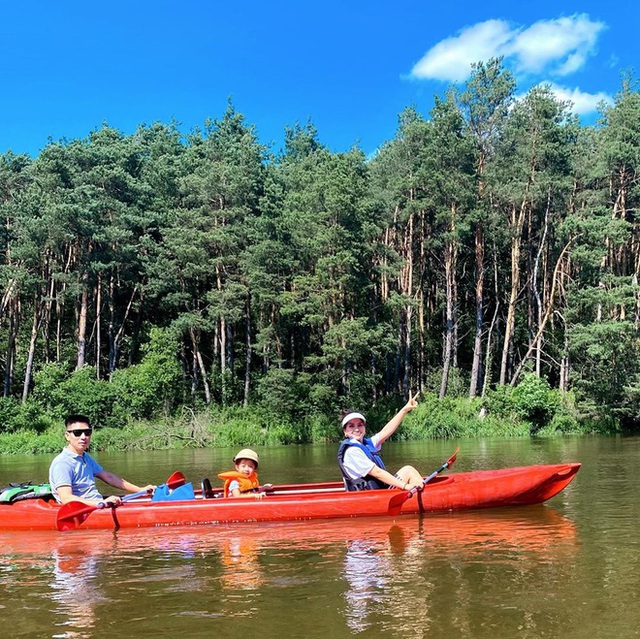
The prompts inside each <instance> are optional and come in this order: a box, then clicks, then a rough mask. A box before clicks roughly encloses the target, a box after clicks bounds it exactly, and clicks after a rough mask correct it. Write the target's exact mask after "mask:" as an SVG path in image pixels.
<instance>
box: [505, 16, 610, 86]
mask: <svg viewBox="0 0 640 639" xmlns="http://www.w3.org/2000/svg"><path fill="white" fill-rule="evenodd" d="M605 28H606V27H605V24H604V23H602V22H593V21H591V20H590V19H589V17H588V16H587V15H585V14H581V15H574V16H571V17H570V18H558V19H557V20H541V21H539V22H536V23H535V24H533V25H532V26H530V27H529V28H528V29H525V30H524V31H521V32H519V33H517V34H515V35H514V38H513V40H512V42H510V44H509V46H508V47H507V50H506V52H507V53H508V55H510V56H513V57H515V59H516V65H517V67H518V70H520V71H523V72H526V73H541V72H543V71H545V70H547V69H548V70H549V71H550V72H551V73H554V74H557V75H568V74H570V73H574V72H575V71H577V70H578V69H580V68H581V67H582V66H583V65H584V63H585V62H586V60H587V58H588V57H589V56H590V55H592V54H593V52H594V50H595V46H596V42H597V40H598V36H599V35H600V32H601V31H602V30H603V29H605Z"/></svg>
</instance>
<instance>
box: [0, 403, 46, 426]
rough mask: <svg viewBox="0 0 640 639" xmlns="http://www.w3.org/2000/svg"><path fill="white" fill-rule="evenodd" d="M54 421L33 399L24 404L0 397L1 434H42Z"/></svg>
mask: <svg viewBox="0 0 640 639" xmlns="http://www.w3.org/2000/svg"><path fill="white" fill-rule="evenodd" d="M54 421H55V420H54V419H53V418H52V417H51V415H49V414H47V413H46V412H45V411H44V410H43V409H42V407H41V406H40V405H39V404H38V403H37V402H36V401H34V400H33V399H27V401H26V402H24V403H23V402H22V401H20V400H19V399H16V398H15V397H0V432H7V433H11V432H15V431H18V430H32V431H35V432H38V433H41V432H43V431H45V430H47V428H49V427H50V426H51V425H52V424H53V422H54Z"/></svg>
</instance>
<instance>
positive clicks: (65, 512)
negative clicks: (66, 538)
mask: <svg viewBox="0 0 640 639" xmlns="http://www.w3.org/2000/svg"><path fill="white" fill-rule="evenodd" d="M94 510H97V506H88V505H87V504H83V503H82V502H81V501H70V502H69V503H68V504H64V506H61V507H60V510H59V511H58V516H57V517H56V528H57V529H58V530H59V531H61V532H65V531H67V530H75V529H76V528H78V526H81V525H82V524H83V523H84V520H85V519H86V518H87V517H88V516H89V515H90V514H91V513H92V512H93V511H94Z"/></svg>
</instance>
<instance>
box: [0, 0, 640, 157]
mask: <svg viewBox="0 0 640 639" xmlns="http://www.w3.org/2000/svg"><path fill="white" fill-rule="evenodd" d="M639 17H640V9H638V5H636V4H635V3H628V4H626V5H625V8H624V10H620V5H619V4H616V3H613V4H610V3H602V2H599V3H596V2H592V1H591V0H582V1H581V2H573V1H568V0H560V1H557V0H556V1H555V2H550V1H547V0H539V1H536V2H531V1H528V0H520V1H519V2H518V1H514V0H511V1H509V2H506V1H503V0H493V1H492V2H490V3H479V2H469V1H467V0H458V1H456V2H442V1H441V0H438V1H437V2H434V1H431V0H422V1H420V2H418V1H415V0H400V1H396V2H390V1H378V0H369V1H368V2H365V1H363V0H340V1H335V0H322V1H319V2H317V1H316V0H305V1H300V0H298V1H296V2H293V1H289V0H287V1H285V0H280V1H278V0H272V1H271V2H264V1H262V2H255V1H254V0H247V1H244V2H243V1H242V0H235V2H224V3H223V2H218V1H216V0H197V1H196V0H182V1H181V2H175V1H168V0H154V1H150V0H128V1H126V2H124V1H121V0H110V1H109V2H99V1H94V2H87V1H86V0H83V1H82V2H79V1H76V0H62V1H61V2H52V1H51V0H46V1H40V0H37V1H36V0H22V2H20V3H18V2H5V3H2V5H0V42H1V43H2V54H1V55H0V153H3V152H5V151H7V150H9V149H11V150H12V151H13V152H15V153H29V154H31V155H34V156H35V155H37V154H38V152H39V150H40V149H41V148H42V147H43V146H45V145H46V143H47V141H48V139H49V138H51V139H53V140H59V139H61V138H67V139H73V138H82V137H85V136H86V135H87V134H88V133H89V132H90V131H91V130H93V129H96V128H99V127H100V126H101V125H102V123H103V122H104V123H107V124H108V125H110V126H112V127H115V128H117V129H119V130H121V131H123V132H124V133H133V132H134V131H135V129H136V127H137V126H138V125H139V124H151V123H153V122H156V121H161V122H166V123H169V122H171V121H176V122H177V123H178V126H179V128H180V130H181V131H183V132H184V133H187V132H188V131H190V130H192V129H193V128H194V127H197V126H201V125H202V124H203V123H204V121H205V120H206V119H207V118H214V119H216V118H220V117H221V116H222V114H223V113H224V111H225V108H226V105H227V101H228V99H229V98H231V99H232V101H233V103H234V106H235V107H236V109H237V110H238V111H239V112H240V113H242V114H243V115H244V116H245V118H246V121H247V122H248V123H249V124H251V125H254V126H255V128H256V132H257V134H258V136H259V138H260V140H261V142H263V143H264V144H266V145H268V146H269V147H270V148H271V149H272V150H273V151H276V152H277V151H279V150H280V149H281V148H282V143H283V138H284V129H285V126H291V125H293V124H295V123H296V122H299V123H301V124H305V123H306V122H307V121H308V120H311V122H313V124H314V125H315V126H316V128H317V130H318V135H319V138H320V141H321V142H322V143H324V144H326V145H327V146H328V147H329V148H330V149H331V150H332V151H346V150H348V149H349V148H351V147H352V146H354V145H358V146H359V147H360V148H362V149H363V150H364V151H365V153H367V154H371V153H373V152H374V151H375V150H376V148H378V147H379V146H380V145H381V144H382V143H383V142H384V141H386V140H389V139H391V138H393V136H394V134H395V131H396V126H397V117H398V115H399V113H400V112H401V111H402V110H403V109H404V108H405V107H406V106H415V107H416V108H417V109H418V110H419V111H420V112H421V113H423V114H425V115H427V114H428V112H429V110H430V109H431V107H432V105H433V96H434V95H436V94H438V95H443V94H444V92H445V91H446V89H447V88H448V86H450V85H451V84H454V83H464V81H465V79H466V78H467V77H468V73H469V68H470V66H469V65H470V64H471V63H472V62H474V61H477V60H481V59H488V58H489V57H492V56H497V55H503V56H504V57H505V66H507V67H508V68H509V69H511V70H512V71H513V73H514V74H515V76H516V78H517V81H518V91H519V92H521V93H524V92H526V91H527V90H528V89H529V88H530V87H531V86H533V85H535V84H538V83H540V82H549V83H551V84H552V86H553V87H554V89H555V90H556V91H557V92H558V94H559V95H561V96H562V97H564V98H570V99H572V100H573V102H574V104H575V107H574V109H575V111H576V112H577V113H579V114H580V116H581V118H582V119H583V121H584V122H585V123H590V122H593V121H594V118H595V116H596V104H597V103H598V102H599V101H601V100H611V99H612V98H613V96H614V95H615V93H616V92H617V91H618V90H619V88H620V83H621V74H622V73H623V72H625V71H629V70H631V71H632V72H634V71H637V67H638V64H637V60H638V56H639V55H640V54H639V53H638V47H637V46H636V42H637V29H638V26H639V24H640V22H639V20H638V18H639Z"/></svg>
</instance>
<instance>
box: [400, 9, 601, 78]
mask: <svg viewBox="0 0 640 639" xmlns="http://www.w3.org/2000/svg"><path fill="white" fill-rule="evenodd" d="M605 28H606V25H605V24H604V23H602V22H597V21H592V20H591V19H590V18H589V16H587V15H586V14H577V15H573V16H570V17H565V18H558V19H556V20H541V21H539V22H536V23H535V24H533V25H531V26H530V27H528V28H522V27H515V28H514V27H511V26H510V25H509V24H508V23H507V22H505V21H504V20H487V21H485V22H479V23H478V24H475V25H473V26H470V27H466V28H465V29H463V30H461V31H460V32H459V33H458V34H457V35H456V36H454V37H451V38H447V39H445V40H442V41H441V42H438V44H436V45H434V46H433V47H432V48H431V49H430V50H429V51H427V53H426V54H425V55H424V56H423V57H422V58H421V59H420V60H419V61H418V62H417V63H416V64H415V66H414V67H413V69H412V70H411V74H410V76H411V77H412V78H417V79H431V80H442V81H448V82H462V81H464V80H465V79H466V78H467V77H469V74H470V71H471V64H472V63H473V62H479V61H485V62H486V61H487V60H488V59H489V58H492V57H500V56H504V58H505V60H507V61H508V60H511V61H512V62H513V64H514V66H515V69H516V72H518V73H521V74H541V73H544V72H547V73H551V74H553V75H558V76H565V75H568V74H570V73H573V72H575V71H577V70H578V69H580V68H581V67H582V66H584V64H585V62H586V60H587V58H588V57H589V56H591V55H593V53H594V51H595V47H596V43H597V40H598V37H599V35H600V33H601V32H602V31H603V30H604V29H605Z"/></svg>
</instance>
